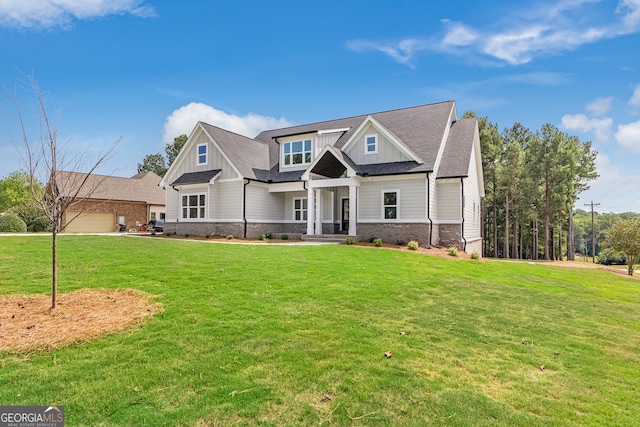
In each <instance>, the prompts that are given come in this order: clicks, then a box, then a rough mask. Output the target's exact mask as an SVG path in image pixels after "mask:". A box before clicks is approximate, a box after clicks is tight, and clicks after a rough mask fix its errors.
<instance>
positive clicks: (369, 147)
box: [364, 134, 378, 154]
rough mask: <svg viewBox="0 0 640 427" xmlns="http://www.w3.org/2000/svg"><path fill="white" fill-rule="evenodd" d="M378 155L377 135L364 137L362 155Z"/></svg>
mask: <svg viewBox="0 0 640 427" xmlns="http://www.w3.org/2000/svg"><path fill="white" fill-rule="evenodd" d="M377 153H378V134H371V135H365V136H364V154H377Z"/></svg>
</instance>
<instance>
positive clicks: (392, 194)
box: [382, 190, 398, 219]
mask: <svg viewBox="0 0 640 427" xmlns="http://www.w3.org/2000/svg"><path fill="white" fill-rule="evenodd" d="M382 215H383V218H384V219H398V190H392V191H385V190H383V191H382Z"/></svg>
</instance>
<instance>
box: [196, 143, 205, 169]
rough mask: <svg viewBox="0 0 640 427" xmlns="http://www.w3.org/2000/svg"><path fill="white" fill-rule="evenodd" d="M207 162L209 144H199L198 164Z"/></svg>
mask: <svg viewBox="0 0 640 427" xmlns="http://www.w3.org/2000/svg"><path fill="white" fill-rule="evenodd" d="M206 164H207V144H198V165H199V166H202V165H206Z"/></svg>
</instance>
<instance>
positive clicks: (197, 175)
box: [169, 169, 222, 185]
mask: <svg viewBox="0 0 640 427" xmlns="http://www.w3.org/2000/svg"><path fill="white" fill-rule="evenodd" d="M221 171H222V169H211V170H208V171H201V172H189V173H183V174H182V175H180V177H179V178H178V179H176V180H175V181H173V182H172V183H171V184H169V185H184V184H202V183H206V182H209V181H211V180H212V179H213V178H214V177H215V176H216V175H218V174H219V173H220V172H221Z"/></svg>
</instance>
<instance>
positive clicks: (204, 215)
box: [180, 193, 208, 221]
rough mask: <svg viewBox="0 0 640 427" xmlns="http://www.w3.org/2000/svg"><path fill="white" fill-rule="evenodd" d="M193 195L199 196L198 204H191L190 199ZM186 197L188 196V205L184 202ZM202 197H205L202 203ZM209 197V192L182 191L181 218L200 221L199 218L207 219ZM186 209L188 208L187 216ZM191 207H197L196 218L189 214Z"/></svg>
mask: <svg viewBox="0 0 640 427" xmlns="http://www.w3.org/2000/svg"><path fill="white" fill-rule="evenodd" d="M192 196H195V197H197V200H198V204H197V205H195V206H191V205H190V204H189V199H190V197H192ZM185 197H186V198H187V205H186V206H185V205H184V202H183V201H184V198H185ZM201 197H204V203H203V204H202V205H201V204H200V198H201ZM207 198H208V195H207V193H181V194H180V219H181V220H185V221H199V220H203V219H207ZM185 209H186V214H187V216H185ZM190 209H196V213H197V215H196V217H195V218H193V217H190V216H189V210H190ZM201 214H202V215H201Z"/></svg>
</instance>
